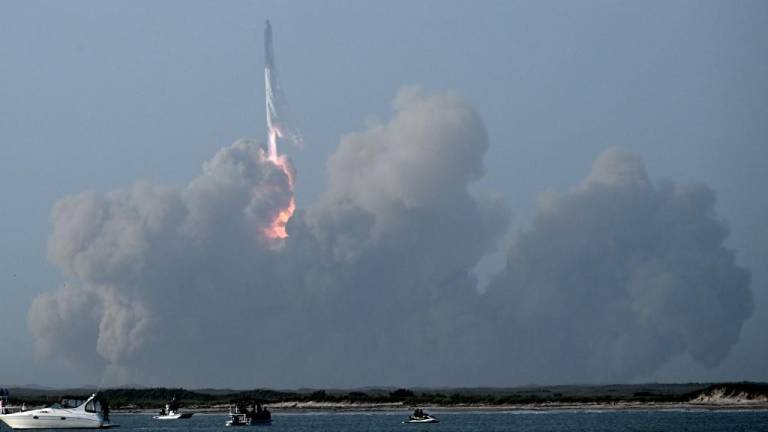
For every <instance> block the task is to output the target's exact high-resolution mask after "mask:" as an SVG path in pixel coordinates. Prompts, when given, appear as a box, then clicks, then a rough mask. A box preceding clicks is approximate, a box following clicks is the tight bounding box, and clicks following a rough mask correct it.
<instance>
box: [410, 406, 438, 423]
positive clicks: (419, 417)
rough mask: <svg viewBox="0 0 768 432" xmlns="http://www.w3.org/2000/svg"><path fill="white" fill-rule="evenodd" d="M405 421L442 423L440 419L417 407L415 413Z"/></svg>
mask: <svg viewBox="0 0 768 432" xmlns="http://www.w3.org/2000/svg"><path fill="white" fill-rule="evenodd" d="M403 423H440V421H439V420H438V419H436V418H434V417H432V416H431V415H429V414H427V413H426V412H425V411H423V410H422V409H421V408H416V410H415V411H414V412H413V414H411V416H410V417H408V420H406V421H404V422H403Z"/></svg>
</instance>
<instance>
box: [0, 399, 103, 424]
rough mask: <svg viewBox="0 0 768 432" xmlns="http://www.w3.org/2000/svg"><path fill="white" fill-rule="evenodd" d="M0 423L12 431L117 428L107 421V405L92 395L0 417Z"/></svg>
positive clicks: (0, 415)
mask: <svg viewBox="0 0 768 432" xmlns="http://www.w3.org/2000/svg"><path fill="white" fill-rule="evenodd" d="M0 420H2V421H3V422H5V424H7V425H8V426H9V427H10V428H11V429H107V428H113V427H117V426H116V425H113V424H111V423H110V422H109V405H108V404H107V402H106V400H99V399H98V398H97V396H96V394H95V393H94V394H93V395H91V397H89V398H88V399H86V400H85V401H82V400H77V399H70V398H67V399H64V400H62V401H61V403H55V404H53V405H51V406H49V407H45V408H41V409H36V410H30V411H20V412H14V413H10V414H0Z"/></svg>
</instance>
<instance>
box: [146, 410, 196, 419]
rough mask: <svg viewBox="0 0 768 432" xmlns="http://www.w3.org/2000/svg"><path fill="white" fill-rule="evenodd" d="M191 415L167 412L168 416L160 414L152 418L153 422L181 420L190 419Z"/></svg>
mask: <svg viewBox="0 0 768 432" xmlns="http://www.w3.org/2000/svg"><path fill="white" fill-rule="evenodd" d="M192 414H193V413H181V412H177V411H173V410H171V411H168V414H161V415H156V416H154V417H152V418H153V419H155V420H181V419H188V418H190V417H192Z"/></svg>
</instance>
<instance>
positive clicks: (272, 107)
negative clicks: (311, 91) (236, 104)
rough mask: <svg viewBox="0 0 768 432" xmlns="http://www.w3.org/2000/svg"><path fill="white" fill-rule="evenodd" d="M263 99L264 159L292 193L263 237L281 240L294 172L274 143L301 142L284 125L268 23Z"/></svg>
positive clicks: (292, 204) (293, 206) (289, 213)
mask: <svg viewBox="0 0 768 432" xmlns="http://www.w3.org/2000/svg"><path fill="white" fill-rule="evenodd" d="M264 96H265V99H266V113H267V157H266V158H267V160H268V161H270V162H272V163H273V164H275V165H276V166H278V167H279V168H280V169H281V170H282V171H283V172H284V173H285V175H286V176H287V177H288V185H289V187H290V190H291V199H290V202H289V204H288V206H287V207H285V208H283V209H281V210H280V211H279V212H278V213H277V215H276V216H275V218H274V220H273V221H272V224H271V225H270V226H269V227H268V228H266V229H265V230H264V234H265V235H266V236H267V237H269V238H271V239H284V238H286V237H288V233H287V232H286V230H285V226H286V224H287V223H288V220H290V219H291V216H293V212H294V211H295V210H296V201H295V198H294V196H293V186H294V172H293V169H292V167H291V165H290V162H289V161H288V157H287V156H286V155H284V154H282V155H281V154H279V153H278V150H277V141H278V139H280V138H282V139H287V140H290V141H292V142H294V143H295V144H298V145H300V144H301V141H302V140H301V134H300V133H299V132H298V130H296V129H295V128H291V127H290V126H288V125H287V123H286V121H285V114H284V112H283V108H284V104H285V102H284V99H285V98H284V96H283V94H282V91H281V89H280V87H279V85H278V82H277V68H276V67H275V52H274V48H273V46H272V26H271V25H270V23H269V20H267V24H266V27H265V28H264Z"/></svg>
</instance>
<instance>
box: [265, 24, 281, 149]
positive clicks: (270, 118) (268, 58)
mask: <svg viewBox="0 0 768 432" xmlns="http://www.w3.org/2000/svg"><path fill="white" fill-rule="evenodd" d="M277 92H278V87H277V70H276V69H275V49H274V47H273V46H272V25H271V24H270V23H269V20H267V25H266V27H265V28H264V95H265V96H266V101H267V130H268V131H270V132H271V131H273V130H275V127H274V126H275V123H279V120H278V119H279V116H278V113H277V96H278V94H277ZM275 120H278V121H277V122H275ZM278 134H279V131H278Z"/></svg>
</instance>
